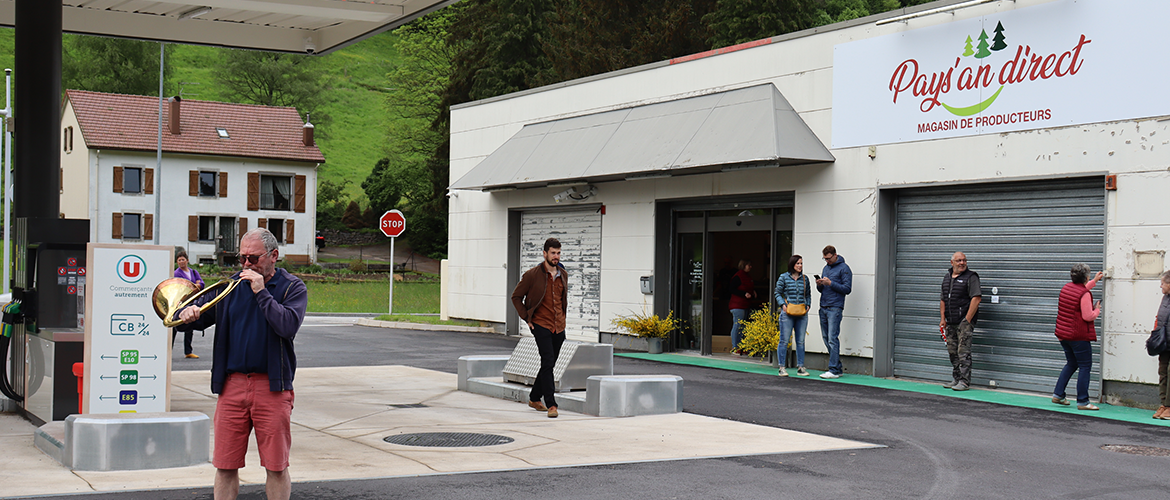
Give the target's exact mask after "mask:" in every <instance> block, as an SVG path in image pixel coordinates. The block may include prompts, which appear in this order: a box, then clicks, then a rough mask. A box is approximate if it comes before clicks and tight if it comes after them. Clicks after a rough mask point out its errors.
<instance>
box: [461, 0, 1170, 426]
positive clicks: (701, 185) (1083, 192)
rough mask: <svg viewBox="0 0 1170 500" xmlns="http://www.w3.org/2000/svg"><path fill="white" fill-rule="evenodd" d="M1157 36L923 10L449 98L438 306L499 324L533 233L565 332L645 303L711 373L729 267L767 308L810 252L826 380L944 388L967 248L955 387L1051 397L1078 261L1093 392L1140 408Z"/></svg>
mask: <svg viewBox="0 0 1170 500" xmlns="http://www.w3.org/2000/svg"><path fill="white" fill-rule="evenodd" d="M1167 22H1170V3H1167V2H1163V1H1161V0H1016V1H995V0H989V1H986V2H969V1H967V2H958V1H956V0H942V1H938V2H933V3H930V4H926V5H921V6H917V7H913V8H907V9H902V10H898V11H894V12H889V13H885V14H881V15H877V16H872V17H868V18H864V19H858V20H854V21H850V22H846V23H840V24H836V25H831V26H825V27H821V28H817V29H814V30H808V31H804V32H800V33H793V34H790V35H784V36H778V37H774V38H770V39H765V40H760V41H757V42H752V43H747V44H743V45H740V46H735V47H728V48H724V49H720V50H718V51H712V52H709V53H703V54H696V55H693V56H689V57H682V58H678V59H675V60H670V61H662V62H659V63H653V64H648V65H645V66H641V67H636V68H631V69H627V70H622V71H618V72H614V73H610V74H605V75H599V76H595V77H590V78H585V79H581V80H577V81H573V82H567V83H564V84H558V85H555V86H549V87H545V88H538V89H532V90H527V91H522V92H518V93H514V94H510V95H506V96H501V97H498V98H492V99H486V100H483V101H478V102H472V103H467V104H463V105H460V106H456V107H454V108H453V109H452V113H451V167H450V169H451V170H450V177H451V179H452V186H451V187H452V195H451V203H450V216H451V218H450V233H449V237H450V248H449V255H450V263H449V266H450V267H449V276H448V277H446V278H447V280H448V286H449V293H448V295H447V296H446V297H445V298H444V300H446V302H447V304H446V306H447V310H448V312H449V314H450V315H451V316H453V317H460V318H469V319H476V320H481V321H491V322H498V323H503V324H505V325H507V329H508V331H509V332H513V333H514V332H517V331H522V330H523V328H524V325H523V324H518V322H517V321H516V314H515V312H514V311H513V310H512V308H511V307H510V306H509V300H508V297H509V295H510V292H511V290H512V286H513V285H514V284H515V283H516V282H517V279H518V276H519V273H521V272H522V271H523V270H525V269H527V268H529V267H531V266H532V265H534V264H535V263H537V262H539V259H540V256H539V255H540V242H542V241H543V240H544V238H546V237H549V236H556V237H559V238H561V239H562V242H563V243H564V244H565V246H564V249H563V257H562V262H563V263H565V264H566V265H567V266H568V269H569V272H570V276H571V277H574V278H575V280H574V281H571V282H570V287H571V288H570V290H571V292H572V293H573V295H572V296H571V300H570V301H571V306H570V307H571V310H570V320H569V328H568V332H569V335H570V337H571V338H577V339H581V340H590V341H598V340H602V341H606V340H613V339H614V337H613V335H612V334H613V333H614V332H615V329H614V327H613V326H612V325H611V320H612V319H613V318H615V316H616V315H619V314H625V313H628V312H630V311H639V310H641V309H642V308H643V307H646V308H647V310H650V311H654V312H657V313H659V314H662V315H665V314H666V313H667V311H674V312H675V314H676V315H678V316H680V317H681V318H682V319H683V321H684V328H683V329H682V330H681V331H679V332H677V333H676V334H675V335H674V337H673V338H672V339H670V342H669V347H668V348H670V349H672V350H676V351H688V350H689V351H694V352H695V353H696V354H701V355H719V353H720V352H721V351H726V350H727V348H728V347H729V342H728V341H727V334H728V331H729V329H730V315H729V314H728V312H727V303H726V297H725V296H724V295H723V293H722V292H721V285H722V283H721V281H722V277H723V276H724V275H725V274H726V269H727V268H728V267H729V266H731V265H733V264H734V262H736V261H737V260H739V259H751V260H753V261H754V263H755V266H754V269H753V274H755V275H756V276H755V282H756V284H757V291H758V292H759V296H761V297H765V298H767V297H771V293H770V291H771V287H772V285H773V284H774V283H775V280H776V278H777V276H779V274H780V273H783V272H786V271H787V264H788V259H789V256H790V255H793V254H799V255H802V256H803V257H804V265H805V273H806V274H807V275H810V276H811V275H813V274H819V273H820V272H821V267H822V265H823V264H822V263H821V261H820V257H821V250H822V248H823V247H824V246H825V245H830V244H831V245H834V246H835V247H836V248H837V250H838V252H839V254H840V255H841V256H843V257H845V259H846V263H847V264H849V265H850V266H851V267H852V270H853V290H852V293H851V294H850V295H849V296H848V299H847V301H846V306H845V312H844V314H845V318H844V323H843V325H842V333H841V351H842V354H843V357H844V363H845V367H846V371H847V373H869V374H874V375H877V376H897V377H908V378H917V379H926V380H936V381H947V380H950V372H951V366H950V363H949V360H948V357H947V353H946V350H945V347H944V344H943V342H942V341H941V340H940V339H939V329H938V322H939V293H940V284H941V282H942V277H943V274H944V273H946V272H947V270H948V269H949V267H950V266H949V262H948V261H949V259H950V256H951V254H952V253H953V252H955V251H963V252H965V253H966V255H967V257H968V259H969V263H970V267H971V269H972V270H974V271H976V272H978V273H979V274H980V275H981V276H982V286H983V290H982V292H983V303H982V306H981V309H980V318H979V323H978V326H977V328H976V330H975V337H974V366H973V376H974V384H975V385H980V386H984V387H1005V388H1012V389H1023V390H1030V391H1037V392H1044V391H1048V392H1051V391H1052V386H1053V385H1054V382H1055V381H1056V378H1057V375H1058V373H1059V371H1060V369H1061V367H1062V366H1063V365H1064V362H1065V360H1064V356H1063V352H1062V350H1061V347H1060V345H1059V344H1058V343H1057V340H1056V338H1055V337H1054V336H1053V331H1054V323H1055V316H1056V302H1057V295H1058V292H1059V290H1060V287H1061V286H1062V285H1063V284H1064V283H1066V282H1068V280H1069V269H1070V268H1071V266H1072V265H1073V264H1075V263H1078V262H1084V263H1087V264H1089V266H1090V267H1092V268H1093V269H1094V270H1099V269H1103V270H1104V271H1105V272H1106V274H1107V278H1106V279H1105V280H1104V282H1103V283H1102V284H1101V285H1098V286H1097V288H1096V289H1094V291H1093V293H1094V295H1095V297H1097V298H1102V299H1104V308H1103V311H1104V312H1103V315H1102V318H1100V319H1098V323H1097V329H1098V332H1099V338H1100V342H1097V343H1094V350H1095V351H1094V352H1095V356H1094V358H1095V363H1094V378H1093V383H1092V385H1091V391H1092V392H1094V393H1095V394H1101V395H1104V396H1105V399H1107V400H1110V401H1131V402H1134V401H1136V402H1146V403H1154V400H1155V399H1156V396H1155V395H1156V388H1155V386H1154V384H1156V383H1157V382H1158V375H1157V373H1156V366H1157V363H1156V361H1154V360H1153V359H1152V358H1150V357H1149V356H1147V354H1146V352H1145V349H1144V341H1145V339H1146V337H1147V336H1148V334H1149V331H1150V329H1151V328H1152V327H1153V315H1154V313H1155V312H1156V310H1157V305H1158V302H1159V300H1160V299H1161V293H1160V291H1159V286H1158V282H1159V275H1160V274H1161V273H1162V272H1163V271H1164V270H1165V268H1166V266H1165V263H1164V255H1165V249H1166V247H1167V242H1168V239H1170V211H1167V210H1166V209H1165V206H1166V204H1167V202H1166V193H1170V145H1168V144H1170V142H1168V141H1170V93H1166V92H1159V91H1157V90H1155V88H1154V87H1149V86H1143V85H1141V83H1143V82H1160V81H1166V80H1167V79H1168V77H1170V69H1167V66H1166V65H1164V64H1156V63H1154V62H1152V60H1150V59H1149V58H1148V54H1150V52H1149V51H1150V50H1151V48H1154V47H1164V46H1167V45H1168V43H1170V32H1167V31H1166V30H1165V29H1164V27H1165V25H1166V23H1167ZM643 277H649V279H652V281H651V283H652V285H651V289H650V290H646V293H643V288H642V287H641V286H640V283H641V281H642V278H643ZM813 295H814V296H813V301H814V303H815V302H816V301H817V300H818V298H817V293H816V292H815V291H814V292H813ZM810 314H812V315H813V317H811V318H810V322H809V323H810V324H809V330H808V331H809V336H808V349H809V351H810V352H811V353H812V354H810V355H809V361H808V363H807V364H809V365H810V367H814V368H815V367H818V366H817V365H818V364H819V366H820V367H824V366H825V356H824V355H823V354H816V353H824V352H826V351H825V348H824V345H823V343H822V341H821V336H820V334H819V333H820V328H819V325H818V319H817V317H816V315H817V309H816V308H814V309H813V311H812V312H810ZM790 359H791V357H790ZM1155 404H1156V403H1155Z"/></svg>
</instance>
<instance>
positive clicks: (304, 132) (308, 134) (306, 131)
mask: <svg viewBox="0 0 1170 500" xmlns="http://www.w3.org/2000/svg"><path fill="white" fill-rule="evenodd" d="M301 140H302V141H303V142H304V143H305V146H306V147H312V146H313V145H314V142H313V124H312V123H310V122H309V114H308V113H306V114H305V126H304V127H301Z"/></svg>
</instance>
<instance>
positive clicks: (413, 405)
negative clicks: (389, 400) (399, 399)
mask: <svg viewBox="0 0 1170 500" xmlns="http://www.w3.org/2000/svg"><path fill="white" fill-rule="evenodd" d="M389 406H390V407H391V408H427V405H424V404H422V403H397V404H391V405H389Z"/></svg>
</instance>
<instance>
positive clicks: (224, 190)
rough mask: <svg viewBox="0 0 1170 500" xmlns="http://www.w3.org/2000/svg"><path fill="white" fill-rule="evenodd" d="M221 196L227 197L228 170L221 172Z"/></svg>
mask: <svg viewBox="0 0 1170 500" xmlns="http://www.w3.org/2000/svg"><path fill="white" fill-rule="evenodd" d="M219 197H220V198H227V172H220V173H219Z"/></svg>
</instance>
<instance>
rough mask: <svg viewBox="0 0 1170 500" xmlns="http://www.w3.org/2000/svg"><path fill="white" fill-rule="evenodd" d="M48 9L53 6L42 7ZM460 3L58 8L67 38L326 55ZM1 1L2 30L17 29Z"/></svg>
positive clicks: (9, 5)
mask: <svg viewBox="0 0 1170 500" xmlns="http://www.w3.org/2000/svg"><path fill="white" fill-rule="evenodd" d="M46 1H51V0H46ZM456 1H458V0H199V3H191V2H190V0H63V1H62V10H63V12H62V29H63V31H65V32H67V33H80V34H88V35H102V36H113V37H119V38H134V39H141V40H153V41H163V42H174V43H187V44H196V45H217V46H222V47H235V48H245V49H256V50H268V51H274V52H295V53H302V54H304V53H311V54H326V53H329V52H331V51H333V50H336V49H339V48H341V47H344V46H346V45H349V44H351V43H354V42H357V41H359V40H362V39H364V38H366V37H369V36H372V35H376V34H378V33H381V32H383V31H387V30H391V29H394V28H397V27H399V26H401V25H403V24H406V23H407V22H410V21H411V20H413V19H415V18H417V17H419V16H422V15H425V14H427V13H430V12H432V11H435V10H437V9H440V8H442V7H445V6H447V5H450V4H453V3H455V2H456ZM15 6H16V1H15V0H0V25H3V26H7V27H12V26H14V25H15V24H16V15H15Z"/></svg>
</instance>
